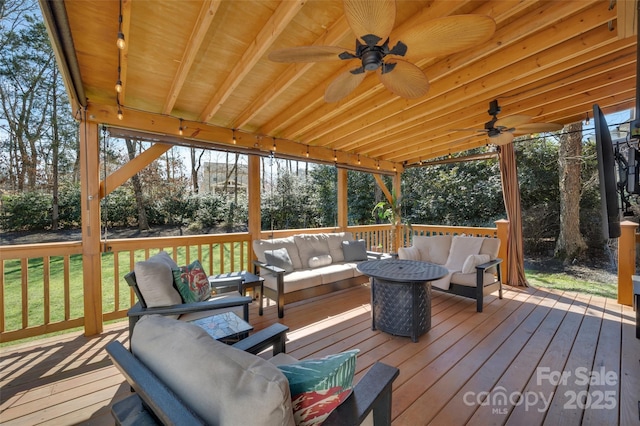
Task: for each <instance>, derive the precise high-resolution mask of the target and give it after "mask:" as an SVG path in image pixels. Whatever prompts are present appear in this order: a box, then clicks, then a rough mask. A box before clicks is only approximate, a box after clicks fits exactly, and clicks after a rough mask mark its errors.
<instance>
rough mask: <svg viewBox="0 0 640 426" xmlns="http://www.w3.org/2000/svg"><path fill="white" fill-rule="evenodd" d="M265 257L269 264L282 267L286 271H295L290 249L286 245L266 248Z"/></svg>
mask: <svg viewBox="0 0 640 426" xmlns="http://www.w3.org/2000/svg"><path fill="white" fill-rule="evenodd" d="M264 257H265V259H266V261H267V264H269V265H273V266H277V267H278V268H282V269H284V271H285V272H293V262H291V257H289V251H288V250H287V248H286V247H282V248H279V249H273V250H265V252H264Z"/></svg>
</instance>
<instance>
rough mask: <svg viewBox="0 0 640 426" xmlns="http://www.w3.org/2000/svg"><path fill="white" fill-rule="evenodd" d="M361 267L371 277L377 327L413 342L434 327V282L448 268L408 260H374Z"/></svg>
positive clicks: (373, 327)
mask: <svg viewBox="0 0 640 426" xmlns="http://www.w3.org/2000/svg"><path fill="white" fill-rule="evenodd" d="M358 270H359V271H360V272H362V273H363V274H365V275H367V276H369V277H371V316H372V318H371V320H372V326H371V328H372V329H373V330H376V329H379V330H381V331H384V332H387V333H390V334H394V335H398V336H409V337H411V340H412V341H413V342H417V341H418V337H419V336H421V335H422V334H424V333H426V332H427V331H429V329H430V328H431V281H433V280H437V279H438V278H442V277H444V276H445V275H446V274H447V273H448V271H447V269H446V268H443V267H442V266H439V265H434V264H432V263H427V262H420V261H415V260H405V259H385V260H370V261H367V262H362V263H360V264H358Z"/></svg>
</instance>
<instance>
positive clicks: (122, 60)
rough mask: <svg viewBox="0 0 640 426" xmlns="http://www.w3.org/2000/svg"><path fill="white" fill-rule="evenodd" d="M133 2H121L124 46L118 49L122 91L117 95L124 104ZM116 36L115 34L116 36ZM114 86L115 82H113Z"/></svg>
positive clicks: (131, 0)
mask: <svg viewBox="0 0 640 426" xmlns="http://www.w3.org/2000/svg"><path fill="white" fill-rule="evenodd" d="M132 2H133V0H122V33H123V34H125V46H124V49H122V50H119V49H118V55H120V56H119V63H118V66H119V67H120V70H119V74H120V81H121V82H122V90H121V91H120V93H119V94H118V97H119V99H120V103H121V104H124V103H125V98H126V94H127V71H128V68H129V42H130V41H131V39H130V38H129V40H127V37H128V36H129V34H131V32H130V31H129V29H130V28H131V3H132ZM116 35H117V34H116ZM113 84H114V86H115V84H116V82H115V81H114V82H113Z"/></svg>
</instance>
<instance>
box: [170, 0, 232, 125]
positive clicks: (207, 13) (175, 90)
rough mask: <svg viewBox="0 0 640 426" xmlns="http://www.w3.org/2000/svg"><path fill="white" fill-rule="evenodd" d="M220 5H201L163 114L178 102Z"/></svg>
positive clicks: (213, 0)
mask: <svg viewBox="0 0 640 426" xmlns="http://www.w3.org/2000/svg"><path fill="white" fill-rule="evenodd" d="M221 3H222V0H205V1H204V2H203V3H202V7H201V8H200V13H199V14H198V19H197V20H196V23H195V25H194V27H193V31H191V35H190V36H189V40H188V41H187V43H186V45H185V49H184V54H183V55H182V59H181V60H180V66H179V67H178V70H177V72H176V75H175V76H174V78H173V81H172V83H171V88H170V89H169V93H168V94H167V99H166V100H165V102H164V105H163V106H162V113H163V114H171V111H172V110H173V107H174V105H175V104H176V101H177V100H178V95H180V91H181V90H182V87H183V86H184V83H185V81H186V79H187V75H189V71H190V70H191V66H192V65H193V62H194V60H195V58H196V56H197V55H198V51H199V50H200V47H201V46H202V42H203V41H204V37H205V35H206V34H207V31H209V27H210V26H211V22H213V18H214V17H215V15H216V12H217V11H218V8H219V7H220V4H221Z"/></svg>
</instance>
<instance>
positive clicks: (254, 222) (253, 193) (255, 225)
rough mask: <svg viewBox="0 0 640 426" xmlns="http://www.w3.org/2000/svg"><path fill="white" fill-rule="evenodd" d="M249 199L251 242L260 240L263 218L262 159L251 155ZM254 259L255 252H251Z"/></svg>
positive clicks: (248, 183) (248, 182)
mask: <svg viewBox="0 0 640 426" xmlns="http://www.w3.org/2000/svg"><path fill="white" fill-rule="evenodd" d="M248 173H249V174H248V178H247V180H248V181H247V185H248V191H249V193H248V197H249V200H248V202H249V207H248V209H249V235H250V236H251V240H252V241H253V240H259V239H260V233H261V232H262V218H261V210H260V198H261V195H260V187H261V185H260V157H258V156H257V155H249V166H248ZM250 252H251V256H252V258H253V256H254V254H253V250H250Z"/></svg>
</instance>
